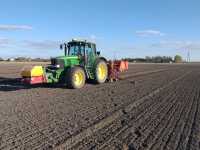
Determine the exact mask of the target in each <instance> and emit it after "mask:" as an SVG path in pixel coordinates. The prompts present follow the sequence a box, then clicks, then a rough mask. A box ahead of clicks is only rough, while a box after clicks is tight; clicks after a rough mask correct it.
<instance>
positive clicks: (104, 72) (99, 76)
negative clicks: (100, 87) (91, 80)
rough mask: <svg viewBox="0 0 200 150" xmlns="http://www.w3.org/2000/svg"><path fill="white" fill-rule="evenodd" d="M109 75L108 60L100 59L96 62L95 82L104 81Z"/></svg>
mask: <svg viewBox="0 0 200 150" xmlns="http://www.w3.org/2000/svg"><path fill="white" fill-rule="evenodd" d="M107 77H108V66H107V63H106V61H104V60H102V59H99V60H97V62H96V68H95V82H96V83H97V84H100V83H104V82H105V81H106V79H107Z"/></svg>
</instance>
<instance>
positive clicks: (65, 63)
mask: <svg viewBox="0 0 200 150" xmlns="http://www.w3.org/2000/svg"><path fill="white" fill-rule="evenodd" d="M79 64H80V58H79V57H78V56H59V57H56V58H51V65H53V66H57V65H59V66H60V68H65V67H69V66H74V65H79Z"/></svg>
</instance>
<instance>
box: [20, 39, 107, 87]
mask: <svg viewBox="0 0 200 150" xmlns="http://www.w3.org/2000/svg"><path fill="white" fill-rule="evenodd" d="M60 48H61V49H63V50H64V56H59V57H56V58H51V64H50V65H49V66H47V67H42V66H34V67H32V68H29V69H27V68H26V69H24V70H23V71H22V73H21V75H22V77H23V81H24V82H28V83H30V84H36V83H63V84H65V85H66V86H67V87H70V88H75V89H77V88H81V87H83V86H84V85H85V82H86V80H92V81H94V82H95V83H97V84H100V83H104V82H105V81H106V79H107V77H108V65H107V60H106V59H105V58H104V57H102V56H100V52H98V51H97V50H96V45H95V44H94V43H92V42H87V41H86V40H72V41H70V42H68V43H64V44H62V45H60Z"/></svg>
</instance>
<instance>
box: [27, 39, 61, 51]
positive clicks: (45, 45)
mask: <svg viewBox="0 0 200 150" xmlns="http://www.w3.org/2000/svg"><path fill="white" fill-rule="evenodd" d="M60 43H61V42H59V41H51V40H44V41H31V40H26V41H23V45H24V46H26V47H29V48H32V49H44V50H47V49H58V48H59V44H60Z"/></svg>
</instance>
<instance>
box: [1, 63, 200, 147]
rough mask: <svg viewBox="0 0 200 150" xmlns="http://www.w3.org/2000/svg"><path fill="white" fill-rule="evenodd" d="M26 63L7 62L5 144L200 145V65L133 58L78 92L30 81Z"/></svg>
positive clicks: (3, 103) (4, 67) (3, 83)
mask: <svg viewBox="0 0 200 150" xmlns="http://www.w3.org/2000/svg"><path fill="white" fill-rule="evenodd" d="M26 65H27V64H26ZM28 65H30V64H28ZM23 66H24V64H15V63H1V64H0V149H84V150H85V149H86V150H88V149H106V150H116V149H119V150H121V149H123V150H128V149H130V150H143V149H144V150H190V149H191V150H199V149H200V103H199V102H200V64H179V65H175V64H132V65H130V66H129V71H128V72H126V73H122V74H121V75H120V76H121V78H122V79H123V80H120V81H118V82H114V83H105V84H101V85H93V84H87V85H86V86H85V87H84V88H82V89H78V90H72V89H67V88H65V87H64V86H63V85H53V86H33V87H31V86H25V85H23V84H21V83H20V81H19V77H20V75H19V72H20V70H21V69H22V68H23Z"/></svg>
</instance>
